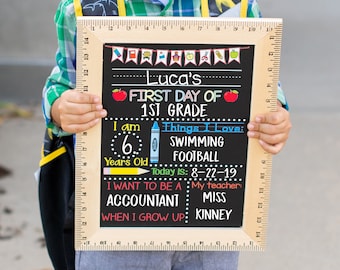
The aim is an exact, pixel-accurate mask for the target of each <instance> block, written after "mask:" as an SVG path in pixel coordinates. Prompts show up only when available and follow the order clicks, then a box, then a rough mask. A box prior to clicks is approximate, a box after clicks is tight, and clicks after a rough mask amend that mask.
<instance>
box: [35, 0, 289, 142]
mask: <svg viewBox="0 0 340 270" xmlns="http://www.w3.org/2000/svg"><path fill="white" fill-rule="evenodd" d="M101 2H105V5H106V6H110V5H116V1H114V0H109V1H107V0H105V1H103V0H83V1H82V7H83V13H84V15H87V14H89V13H88V12H91V14H94V13H95V14H94V15H98V16H111V15H113V16H114V15H117V9H115V8H112V7H111V8H110V10H111V14H110V13H108V12H107V10H106V9H105V5H104V4H103V3H101ZM233 2H234V3H235V5H234V6H232V7H230V4H229V3H230V1H228V0H227V1H226V0H219V1H217V0H216V1H211V0H209V12H210V16H213V17H216V16H228V17H238V16H239V14H240V2H241V1H240V0H234V1H233ZM125 7H126V15H127V16H192V17H200V16H201V1H200V0H125ZM115 12H116V13H115ZM247 16H248V17H260V16H261V14H260V10H259V7H258V4H257V1H256V0H249V1H248V10H247ZM55 24H56V29H57V38H58V50H57V53H56V66H55V67H54V69H53V70H52V72H51V74H50V76H49V77H48V78H47V81H46V84H45V87H44V89H43V102H42V108H43V114H44V117H45V120H46V125H47V127H48V128H51V129H52V132H53V133H54V134H55V135H57V136H63V135H69V134H67V133H65V132H63V131H62V130H61V129H60V128H59V127H57V126H55V125H54V123H53V121H52V119H51V106H52V104H53V103H54V101H55V100H56V99H57V98H59V97H60V96H61V94H62V93H63V92H64V91H66V90H68V89H74V88H75V87H76V16H75V10H74V5H73V0H63V1H61V2H60V4H59V7H58V9H57V12H56V15H55ZM278 98H279V100H280V101H281V102H282V103H283V104H286V102H285V98H284V95H283V93H282V91H281V89H280V87H279V96H278Z"/></svg>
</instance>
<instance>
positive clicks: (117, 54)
mask: <svg viewBox="0 0 340 270" xmlns="http://www.w3.org/2000/svg"><path fill="white" fill-rule="evenodd" d="M111 48H112V57H111V63H112V62H114V61H116V60H119V61H121V62H123V53H124V47H111Z"/></svg>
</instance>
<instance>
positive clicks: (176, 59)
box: [170, 50, 182, 66]
mask: <svg viewBox="0 0 340 270" xmlns="http://www.w3.org/2000/svg"><path fill="white" fill-rule="evenodd" d="M174 64H177V65H179V66H182V51H180V50H175V51H171V60H170V66H172V65H174Z"/></svg>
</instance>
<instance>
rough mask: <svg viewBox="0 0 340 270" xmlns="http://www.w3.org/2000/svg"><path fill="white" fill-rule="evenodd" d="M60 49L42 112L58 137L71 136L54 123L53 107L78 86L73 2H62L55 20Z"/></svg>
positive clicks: (43, 95) (46, 89) (44, 89)
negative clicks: (56, 101) (58, 99)
mask: <svg viewBox="0 0 340 270" xmlns="http://www.w3.org/2000/svg"><path fill="white" fill-rule="evenodd" d="M54 21H55V25H56V30H57V39H58V49H57V52H56V65H55V67H54V68H53V70H52V72H51V74H50V75H49V76H48V78H47V80H46V83H45V86H44V88H43V93H42V110H43V114H44V118H45V121H46V126H47V127H48V128H50V129H51V130H52V132H53V134H55V135H57V136H64V135H69V133H66V132H64V131H63V130H62V129H61V128H60V127H58V126H56V125H55V124H54V123H53V119H52V117H51V107H52V105H53V103H54V102H55V100H56V99H57V98H59V97H60V96H61V95H62V93H64V92H65V91H66V90H69V89H74V88H75V86H76V17H75V14H74V7H73V1H71V0H68V1H62V2H61V3H60V4H59V6H58V9H57V12H56V15H55V18H54Z"/></svg>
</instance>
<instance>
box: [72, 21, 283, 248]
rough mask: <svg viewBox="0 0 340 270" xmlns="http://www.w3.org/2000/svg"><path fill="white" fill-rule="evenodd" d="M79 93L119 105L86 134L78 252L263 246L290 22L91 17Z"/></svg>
mask: <svg viewBox="0 0 340 270" xmlns="http://www.w3.org/2000/svg"><path fill="white" fill-rule="evenodd" d="M78 29H79V30H78V37H77V44H78V45H77V46H78V48H77V50H78V51H77V53H78V54H77V59H79V61H78V62H77V70H78V71H77V88H78V89H80V91H84V92H90V93H94V94H97V95H99V96H100V97H101V98H102V102H103V106H104V108H105V109H106V110H107V111H108V115H107V117H106V118H104V119H102V121H101V123H100V124H98V125H97V126H96V127H94V128H92V129H91V130H88V131H86V132H83V133H81V134H77V139H76V142H77V145H76V156H77V160H76V249H81V250H169V249H171V250H177V249H178V250H259V249H263V248H264V245H265V232H266V222H267V219H266V217H267V209H268V203H269V202H268V198H269V185H270V178H271V156H270V155H269V154H267V153H266V152H264V151H263V150H262V148H261V147H260V146H259V144H258V143H257V142H256V140H249V139H248V137H247V123H248V122H249V121H250V119H252V118H253V117H254V115H256V114H258V113H264V112H267V111H270V110H275V106H276V88H277V83H278V75H279V59H280V44H281V20H280V19H258V20H250V19H226V20H217V19H216V20H215V19H211V18H210V19H209V20H205V19H192V18H191V19H179V20H174V19H173V18H169V19H165V18H162V19H156V18H89V17H85V18H80V19H79V20H78Z"/></svg>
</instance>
